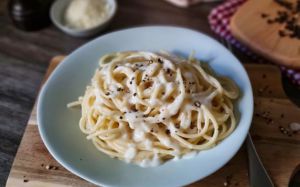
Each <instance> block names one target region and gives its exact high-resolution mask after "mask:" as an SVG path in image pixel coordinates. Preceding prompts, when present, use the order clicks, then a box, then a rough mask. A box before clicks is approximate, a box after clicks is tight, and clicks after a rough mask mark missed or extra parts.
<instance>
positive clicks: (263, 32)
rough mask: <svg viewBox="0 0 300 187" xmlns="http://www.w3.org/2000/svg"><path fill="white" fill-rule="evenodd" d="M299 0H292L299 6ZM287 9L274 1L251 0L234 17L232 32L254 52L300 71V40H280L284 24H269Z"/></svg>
mask: <svg viewBox="0 0 300 187" xmlns="http://www.w3.org/2000/svg"><path fill="white" fill-rule="evenodd" d="M296 1H297V0H291V1H289V2H294V3H295V4H296ZM282 10H284V8H282V7H281V6H279V5H278V4H277V3H275V1H274V0H263V1H262V0H249V1H247V2H246V3H245V4H243V5H242V7H241V8H239V9H238V11H237V13H236V14H235V15H234V16H233V17H232V19H231V22H230V29H231V32H232V34H233V35H234V36H235V37H236V38H238V39H239V40H240V41H241V42H243V43H245V44H246V45H247V46H249V47H250V48H251V49H252V50H254V51H256V52H257V53H260V54H261V55H263V56H265V57H267V58H269V59H270V60H272V61H274V62H277V63H278V64H282V65H286V66H289V67H291V68H298V69H300V39H297V38H290V37H280V36H279V34H278V32H279V30H282V29H283V28H284V26H285V25H284V24H278V23H273V24H268V23H267V20H268V18H264V19H263V18H262V16H261V15H262V13H264V14H266V15H269V17H270V18H269V19H271V18H272V17H273V18H274V17H276V15H277V12H278V11H282Z"/></svg>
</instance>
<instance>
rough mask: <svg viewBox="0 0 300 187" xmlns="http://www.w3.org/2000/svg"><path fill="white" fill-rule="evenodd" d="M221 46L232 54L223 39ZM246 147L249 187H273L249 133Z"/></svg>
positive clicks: (229, 46)
mask: <svg viewBox="0 0 300 187" xmlns="http://www.w3.org/2000/svg"><path fill="white" fill-rule="evenodd" d="M221 42H222V43H223V45H224V46H225V47H226V48H227V49H228V50H229V51H231V52H232V53H233V54H234V51H233V48H232V45H231V44H230V43H229V42H228V41H227V40H225V39H223V38H222V39H221ZM246 146H247V152H248V168H249V181H250V186H251V187H274V183H273V182H272V180H271V178H270V176H269V174H268V172H267V170H266V168H265V167H264V165H263V163H262V161H261V159H260V157H259V155H258V154H257V151H256V149H255V146H254V144H253V141H252V138H251V135H250V133H248V135H247V139H246Z"/></svg>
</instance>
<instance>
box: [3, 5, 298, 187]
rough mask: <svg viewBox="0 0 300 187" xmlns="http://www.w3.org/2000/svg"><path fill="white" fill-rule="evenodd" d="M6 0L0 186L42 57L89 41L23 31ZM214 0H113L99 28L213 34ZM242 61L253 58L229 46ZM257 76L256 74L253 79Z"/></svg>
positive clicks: (294, 93) (293, 93) (293, 92)
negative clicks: (190, 1) (108, 18)
mask: <svg viewBox="0 0 300 187" xmlns="http://www.w3.org/2000/svg"><path fill="white" fill-rule="evenodd" d="M7 1H8V0H0V186H4V185H5V182H6V179H7V176H8V174H9V170H10V167H11V164H12V162H13V159H14V156H15V154H16V151H17V148H18V146H19V143H20V141H21V138H22V135H23V132H24V129H25V126H26V123H27V120H28V117H29V115H30V111H31V109H32V107H33V104H34V101H35V99H36V97H37V93H38V89H39V86H40V83H41V80H42V78H43V76H44V73H45V71H46V69H47V66H48V63H49V61H50V60H51V58H52V57H53V56H55V55H61V54H69V53H70V52H72V51H73V50H74V49H76V48H77V47H78V46H80V45H82V44H84V43H86V42H88V41H90V40H91V39H92V38H88V39H78V38H73V37H71V36H68V35H66V34H64V33H62V32H61V31H59V30H58V29H56V28H55V27H54V26H53V25H50V26H49V27H47V28H45V29H43V30H40V31H36V32H24V31H20V30H18V29H16V28H14V27H13V25H12V24H11V22H10V20H9V18H8V16H7V12H6V9H7V8H6V7H7ZM216 5H218V3H204V4H200V5H196V6H193V7H190V8H187V9H181V8H177V7H174V6H172V5H170V4H169V3H166V2H164V1H163V0H153V1H141V0H119V1H118V11H117V14H116V16H115V18H114V20H113V21H112V23H111V24H110V26H109V27H108V28H107V29H106V30H105V31H104V32H102V33H100V34H99V35H98V36H100V35H102V34H103V33H106V32H110V31H114V30H118V29H122V28H128V27H134V26H141V25H154V24H155V25H176V26H183V27H188V28H192V29H195V30H198V31H201V32H204V33H206V34H208V35H210V36H213V37H214V38H217V39H218V37H217V36H215V35H214V34H213V33H212V31H211V30H210V28H209V25H208V22H207V16H208V14H209V12H210V10H211V9H212V8H214V7H215V6H216ZM234 53H235V55H236V56H238V58H239V59H240V60H241V61H242V62H243V63H253V62H254V61H253V60H251V59H249V58H247V57H246V56H244V55H243V54H241V53H239V52H238V51H237V50H234ZM258 81H259V80H258ZM283 82H284V87H285V89H286V90H287V95H289V96H290V97H291V98H292V100H293V101H295V102H298V103H300V92H299V89H298V90H297V88H295V86H293V85H291V84H290V83H289V82H288V80H287V79H285V78H284V81H283Z"/></svg>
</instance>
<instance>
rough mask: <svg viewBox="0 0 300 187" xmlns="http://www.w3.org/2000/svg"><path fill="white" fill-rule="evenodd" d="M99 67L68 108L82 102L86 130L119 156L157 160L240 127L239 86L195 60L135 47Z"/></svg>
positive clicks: (190, 151) (201, 146) (184, 153)
mask: <svg viewBox="0 0 300 187" xmlns="http://www.w3.org/2000/svg"><path fill="white" fill-rule="evenodd" d="M99 66H100V67H99V69H97V70H96V72H95V75H94V77H93V78H92V81H91V84H90V85H89V86H87V88H86V91H85V94H84V96H83V97H80V98H79V100H78V101H75V102H74V103H70V104H69V105H68V106H69V107H74V106H75V105H80V106H81V119H80V122H79V126H80V129H81V131H82V132H83V133H85V134H86V135H87V139H88V140H91V141H92V142H93V144H94V145H95V147H96V148H97V149H98V150H100V151H102V152H103V153H105V154H108V155H109V156H111V157H116V158H118V159H120V160H124V161H126V162H133V163H136V164H138V165H140V166H142V167H149V166H157V165H159V164H161V163H163V162H164V161H167V160H170V159H178V158H181V157H188V156H189V155H195V154H194V153H195V151H201V150H205V149H209V148H212V147H213V146H215V145H216V144H217V143H218V142H220V141H221V140H223V139H224V138H226V137H227V136H228V135H229V134H230V133H231V132H232V131H233V130H234V128H235V126H236V119H235V116H234V107H233V103H232V101H233V100H234V99H236V98H237V97H238V95H239V92H238V88H237V86H236V85H235V84H233V83H232V82H231V81H230V80H229V79H225V78H216V77H214V76H212V75H211V74H210V73H207V72H208V71H206V70H204V69H203V68H202V67H201V62H199V61H197V60H196V59H194V58H189V59H182V58H179V57H176V56H173V55H170V54H167V53H152V52H143V51H128V52H117V53H111V54H107V55H105V56H103V57H102V58H101V59H100V62H99Z"/></svg>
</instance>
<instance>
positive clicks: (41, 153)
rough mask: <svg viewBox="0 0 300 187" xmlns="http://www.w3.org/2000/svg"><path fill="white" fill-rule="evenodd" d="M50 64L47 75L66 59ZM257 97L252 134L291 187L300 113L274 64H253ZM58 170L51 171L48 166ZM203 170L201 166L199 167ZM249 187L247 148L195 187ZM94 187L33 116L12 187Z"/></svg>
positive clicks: (274, 174)
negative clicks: (48, 141) (50, 143)
mask: <svg viewBox="0 0 300 187" xmlns="http://www.w3.org/2000/svg"><path fill="white" fill-rule="evenodd" d="M62 58H63V57H61V56H60V57H56V58H54V59H53V61H52V63H50V66H49V69H48V71H47V74H46V75H47V76H48V75H49V74H50V72H51V71H52V70H53V69H54V68H55V66H56V65H57V64H58V63H59V61H61V60H62ZM246 69H247V71H248V73H249V76H250V79H251V82H252V85H253V89H254V95H255V115H254V119H253V124H252V127H251V134H252V138H253V140H254V143H255V146H256V148H257V151H258V153H259V155H260V156H261V159H262V162H263V163H264V165H265V167H266V168H267V170H268V172H269V173H270V175H271V178H272V179H273V180H274V182H275V184H276V186H278V187H285V186H287V185H288V181H289V179H290V177H291V175H292V173H293V172H294V169H295V168H296V167H297V166H300V134H299V133H298V134H294V133H292V132H291V131H289V133H288V134H284V133H282V132H281V131H280V129H279V128H280V127H282V128H286V129H288V125H289V123H291V122H300V116H299V114H300V109H299V108H297V107H296V106H294V105H293V104H292V103H291V102H290V101H289V100H288V99H287V98H286V96H285V93H284V91H283V89H282V87H281V84H280V80H281V77H280V72H279V70H278V69H277V68H276V67H273V66H270V65H250V64H249V65H247V66H246ZM47 165H50V166H53V167H57V168H56V169H50V170H47V169H46V166H47ZM199 167H200V166H199ZM224 183H227V184H228V185H230V186H242V187H247V186H249V180H248V167H247V154H246V150H245V148H244V147H242V148H241V150H240V151H239V152H238V153H237V154H236V155H235V156H234V158H233V159H232V160H231V161H230V162H229V163H227V164H226V165H225V166H224V167H223V168H221V169H220V170H218V171H217V172H215V173H214V174H212V175H211V176H208V177H206V178H205V179H204V180H201V181H198V182H196V183H193V184H190V185H189V186H191V187H194V186H195V187H196V186H197V187H198V186H200V187H201V186H203V187H210V186H212V187H214V186H222V185H224ZM21 185H22V186H53V185H55V186H93V185H92V184H90V183H88V182H87V181H84V180H82V179H80V178H79V177H77V176H75V175H73V174H71V173H70V172H68V171H67V170H65V169H64V168H63V167H62V166H61V165H59V164H58V163H57V162H56V161H55V160H54V159H53V158H52V157H51V156H50V155H49V153H48V151H47V150H46V148H45V146H44V145H43V143H42V141H41V139H40V136H39V133H38V128H37V122H36V111H35V109H34V110H33V111H32V115H31V118H30V120H29V122H28V126H27V128H26V131H25V134H24V137H23V139H22V142H21V145H20V148H19V150H18V153H17V155H16V158H15V160H14V163H13V167H12V169H11V172H10V175H9V178H8V181H7V186H8V187H15V186H21Z"/></svg>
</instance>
